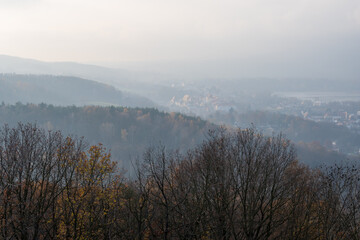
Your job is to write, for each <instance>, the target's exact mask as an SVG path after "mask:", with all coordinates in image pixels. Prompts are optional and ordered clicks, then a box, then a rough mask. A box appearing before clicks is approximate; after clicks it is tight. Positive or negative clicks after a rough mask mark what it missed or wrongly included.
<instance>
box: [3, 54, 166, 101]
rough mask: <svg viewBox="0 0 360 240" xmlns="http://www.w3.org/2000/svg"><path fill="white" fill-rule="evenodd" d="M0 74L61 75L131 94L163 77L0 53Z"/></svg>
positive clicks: (144, 90) (142, 90) (142, 89)
mask: <svg viewBox="0 0 360 240" xmlns="http://www.w3.org/2000/svg"><path fill="white" fill-rule="evenodd" d="M0 73H16V74H35V75H61V76H74V77H79V78H85V79H89V80H93V81H97V82H101V83H105V84H109V85H112V86H115V87H116V88H119V89H121V90H124V91H125V90H126V91H129V92H133V93H140V94H141V93H143V92H147V90H146V89H148V88H149V87H153V86H154V83H155V82H156V81H157V80H159V79H161V78H163V77H164V76H162V75H160V74H156V73H152V72H141V71H128V70H124V69H118V68H107V67H102V66H97V65H91V64H82V63H75V62H44V61H38V60H34V59H27V58H20V57H13V56H7V55H1V54H0Z"/></svg>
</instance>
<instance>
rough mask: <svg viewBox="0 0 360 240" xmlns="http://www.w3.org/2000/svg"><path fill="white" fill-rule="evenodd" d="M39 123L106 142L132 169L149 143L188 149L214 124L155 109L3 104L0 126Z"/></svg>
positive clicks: (89, 139) (92, 141) (197, 142)
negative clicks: (132, 163)
mask: <svg viewBox="0 0 360 240" xmlns="http://www.w3.org/2000/svg"><path fill="white" fill-rule="evenodd" d="M17 122H23V123H25V122H32V123H37V125H38V126H39V127H42V128H45V129H48V130H61V131H62V132H63V133H64V134H75V135H77V136H84V137H85V138H86V139H87V140H88V141H89V144H97V143H103V144H104V145H105V146H106V147H107V148H110V149H111V153H112V156H113V160H115V161H118V162H120V166H122V167H124V168H126V169H131V168H132V167H131V163H130V159H131V158H133V159H134V158H136V157H142V154H143V152H144V150H145V149H146V148H148V147H150V146H157V145H158V144H160V143H161V144H163V145H165V146H166V147H167V148H170V149H181V150H182V151H187V150H188V149H190V148H193V147H194V146H196V145H197V144H199V143H201V142H202V141H203V140H204V138H205V136H206V133H207V131H208V129H210V128H213V127H215V125H213V124H211V123H209V122H206V121H203V120H201V119H200V118H194V117H188V116H185V115H181V114H178V113H164V112H160V111H158V110H155V109H153V108H126V107H113V106H112V107H98V106H85V107H75V106H68V107H56V106H53V105H46V104H40V105H35V104H26V105H24V104H21V103H17V104H16V105H6V104H2V105H0V125H3V124H9V125H10V126H14V125H16V124H17Z"/></svg>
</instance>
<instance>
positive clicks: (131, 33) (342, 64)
mask: <svg viewBox="0 0 360 240" xmlns="http://www.w3.org/2000/svg"><path fill="white" fill-rule="evenodd" d="M0 33H1V37H0V53H1V54H8V55H13V56H20V57H27V58H35V59H40V60H46V61H78V62H98V63H110V64H113V65H116V64H117V63H122V62H128V61H141V62H153V61H156V62H167V61H171V62H181V63H185V65H186V64H188V65H192V64H191V63H196V64H194V66H198V67H195V68H196V69H195V70H194V71H198V72H199V74H200V75H201V72H203V71H206V68H207V66H214V67H215V66H218V68H219V69H217V70H214V69H213V68H212V69H211V70H213V71H214V74H218V75H221V74H228V75H229V76H236V75H246V76H247V75H251V76H252V75H260V76H264V75H265V76H266V75H273V76H278V77H279V76H282V75H284V76H288V75H298V74H300V73H301V72H303V71H308V72H309V75H311V74H313V75H314V76H315V75H316V77H328V76H334V75H336V77H338V76H337V75H339V76H341V75H342V74H344V73H345V74H349V77H357V76H360V75H359V71H360V70H357V69H360V1H359V0H296V1H295V0H101V1H100V0H16V1H14V0H12V1H10V0H0ZM201 63H204V64H203V65H202V64H201ZM349 64H350V65H349ZM220 66H223V67H220ZM239 66H243V69H245V68H246V70H244V71H242V70H241V67H240V68H239ZM331 66H332V67H333V68H335V69H329V68H331ZM302 67H303V68H302ZM284 68H287V70H286V71H282V69H284ZM202 69H203V70H202ZM327 69H328V70H329V72H327V73H325V71H326V70H327ZM189 71H190V72H191V71H192V70H189ZM211 72H212V71H209V73H211ZM215 72H216V73H215ZM284 72H286V73H284ZM331 72H332V73H331Z"/></svg>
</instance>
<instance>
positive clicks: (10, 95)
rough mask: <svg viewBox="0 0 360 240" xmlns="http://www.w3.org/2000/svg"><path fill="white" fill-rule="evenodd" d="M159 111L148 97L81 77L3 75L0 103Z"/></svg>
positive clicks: (0, 75)
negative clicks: (97, 106) (154, 109)
mask: <svg viewBox="0 0 360 240" xmlns="http://www.w3.org/2000/svg"><path fill="white" fill-rule="evenodd" d="M1 101H3V102H5V103H10V104H14V103H16V102H23V103H48V104H55V105H102V106H104V105H105V106H106V105H115V106H129V107H155V106H156V105H155V104H154V103H153V102H152V101H150V100H149V99H146V98H144V97H140V96H137V95H135V94H131V93H128V92H123V91H119V90H117V89H115V88H114V87H113V86H110V85H106V84H102V83H98V82H95V81H91V80H86V79H82V78H77V77H66V76H52V75H20V74H0V102H1Z"/></svg>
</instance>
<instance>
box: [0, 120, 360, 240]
mask: <svg viewBox="0 0 360 240" xmlns="http://www.w3.org/2000/svg"><path fill="white" fill-rule="evenodd" d="M359 170H360V166H359V165H358V164H353V165H346V166H345V165H342V166H339V165H334V166H329V167H327V168H323V169H310V168H308V167H306V166H304V165H302V164H299V163H298V162H297V160H296V154H295V153H294V148H293V145H292V144H291V143H290V141H289V140H287V139H286V138H284V137H283V136H282V135H277V136H273V137H266V136H264V135H262V134H261V133H260V132H258V131H257V130H256V129H254V128H250V129H244V130H241V129H238V130H235V131H233V130H231V131H229V130H225V129H221V128H220V129H216V130H212V131H210V132H209V134H208V136H207V140H206V141H205V142H203V143H202V144H200V145H198V146H197V147H194V148H192V149H191V150H190V151H188V152H187V153H185V154H180V153H179V152H168V151H167V150H166V149H165V148H164V147H162V146H158V147H153V148H149V149H148V150H147V151H146V152H145V154H144V157H143V159H142V161H141V162H140V161H139V162H138V164H136V175H135V176H134V177H133V178H124V176H123V175H122V174H121V173H120V172H119V171H118V170H117V168H116V164H115V163H114V162H113V161H112V160H111V155H110V153H109V152H108V151H107V150H106V149H105V148H104V147H103V146H102V145H101V144H100V145H94V146H89V147H87V146H86V145H84V143H83V141H82V139H75V138H72V137H65V136H63V135H62V134H61V133H60V132H56V131H54V132H48V131H45V130H42V129H39V128H37V127H36V126H35V125H33V124H25V125H24V124H18V125H17V126H16V127H14V128H9V127H7V126H5V127H3V128H2V129H1V132H0V229H1V232H0V235H1V238H2V239H229V240H230V239H359V237H360V235H359V230H360V229H359V226H360V215H359V209H360V175H359V174H360V171H359Z"/></svg>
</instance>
